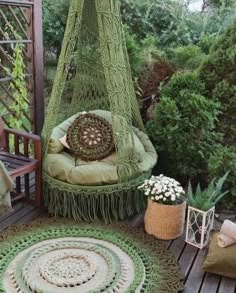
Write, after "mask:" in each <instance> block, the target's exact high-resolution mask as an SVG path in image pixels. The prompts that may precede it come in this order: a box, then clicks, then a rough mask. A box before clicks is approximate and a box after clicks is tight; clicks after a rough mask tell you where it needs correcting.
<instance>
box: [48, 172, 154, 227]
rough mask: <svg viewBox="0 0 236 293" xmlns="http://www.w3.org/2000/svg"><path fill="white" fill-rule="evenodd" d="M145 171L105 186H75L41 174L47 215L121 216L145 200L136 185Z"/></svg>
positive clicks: (90, 219)
mask: <svg viewBox="0 0 236 293" xmlns="http://www.w3.org/2000/svg"><path fill="white" fill-rule="evenodd" d="M147 177H149V173H147V174H144V175H142V176H140V177H138V178H137V179H135V180H133V181H130V182H128V183H127V182H126V183H123V184H122V183H119V184H116V185H107V186H96V187H95V186H87V187H86V186H76V185H71V184H68V183H65V182H61V181H58V180H56V179H54V178H51V177H50V176H48V175H47V174H44V202H45V205H46V206H47V207H48V211H49V213H50V214H51V215H53V216H55V217H58V216H62V217H65V218H70V219H74V220H75V221H86V222H105V223H106V224H108V223H112V222H114V221H118V220H124V219H126V218H128V217H130V216H133V215H135V214H137V213H139V212H140V211H142V210H143V209H145V207H146V205H147V202H146V198H145V196H144V195H143V192H142V191H140V190H138V189H137V187H138V186H139V185H140V184H141V183H142V182H143V180H145V178H147Z"/></svg>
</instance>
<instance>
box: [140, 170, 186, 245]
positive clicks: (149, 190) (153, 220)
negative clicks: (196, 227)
mask: <svg viewBox="0 0 236 293" xmlns="http://www.w3.org/2000/svg"><path fill="white" fill-rule="evenodd" d="M139 189H142V190H144V194H145V196H147V197H148V207H147V210H146V213H145V218H144V221H145V230H146V232H147V233H148V234H151V235H154V236H155V237H156V238H158V239H163V240H170V239H175V238H177V237H179V236H180V235H181V234H182V233H183V229H184V219H185V208H186V201H185V197H184V194H185V193H184V190H183V188H182V187H181V185H180V183H179V182H178V181H176V180H175V179H172V178H169V177H166V176H163V175H160V176H152V177H151V178H150V179H149V180H145V181H144V183H143V184H142V185H141V186H139Z"/></svg>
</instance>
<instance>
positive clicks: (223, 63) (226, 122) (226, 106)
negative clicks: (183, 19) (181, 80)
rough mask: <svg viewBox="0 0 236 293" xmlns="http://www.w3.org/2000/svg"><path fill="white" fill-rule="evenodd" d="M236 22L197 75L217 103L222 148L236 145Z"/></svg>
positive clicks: (220, 39) (213, 47)
mask: <svg viewBox="0 0 236 293" xmlns="http://www.w3.org/2000/svg"><path fill="white" fill-rule="evenodd" d="M235 43H236V21H235V23H234V25H232V26H231V27H229V29H228V30H227V31H226V32H225V33H224V34H223V35H222V36H221V37H220V38H219V39H218V40H217V42H216V43H215V44H214V45H213V46H212V48H211V50H210V54H209V56H208V57H207V58H206V60H205V61H204V62H203V63H202V65H201V67H200V69H199V75H200V78H201V79H202V81H203V82H204V83H205V87H206V94H207V96H208V97H209V98H211V99H213V100H216V101H220V102H221V104H222V113H221V115H219V123H218V129H219V131H221V132H222V133H223V134H224V144H225V145H235V143H236V139H235V138H236V126H235V125H236V124H235V113H236V57H235V56H236V46H235Z"/></svg>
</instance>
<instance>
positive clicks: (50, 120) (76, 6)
mask: <svg viewBox="0 0 236 293" xmlns="http://www.w3.org/2000/svg"><path fill="white" fill-rule="evenodd" d="M83 6H84V0H79V1H78V0H72V2H71V5H70V10H69V13H68V19H67V26H66V31H65V35H64V40H63V44H62V51H61V54H60V58H59V61H58V66H57V71H56V76H55V80H54V84H53V89H52V94H51V98H50V101H49V104H48V108H47V114H46V117H45V122H44V127H43V131H42V139H43V148H42V151H43V156H45V155H46V153H47V149H48V143H49V139H50V135H51V133H52V130H53V128H54V127H55V126H56V123H57V116H58V112H59V108H60V102H61V97H62V94H63V90H64V87H65V82H66V79H67V75H68V71H69V66H70V62H71V58H72V55H73V52H74V49H75V45H76V43H77V39H78V32H79V31H80V26H81V18H82V10H83Z"/></svg>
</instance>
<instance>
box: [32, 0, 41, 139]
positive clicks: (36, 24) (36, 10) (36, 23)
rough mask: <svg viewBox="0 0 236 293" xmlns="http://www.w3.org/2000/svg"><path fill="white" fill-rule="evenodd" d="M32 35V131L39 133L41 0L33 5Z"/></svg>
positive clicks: (37, 0) (36, 0)
mask: <svg viewBox="0 0 236 293" xmlns="http://www.w3.org/2000/svg"><path fill="white" fill-rule="evenodd" d="M33 36H34V123H35V125H34V128H35V129H34V131H35V133H37V134H40V133H41V131H42V128H43V122H44V86H43V29H42V0H35V1H34V5H33Z"/></svg>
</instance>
